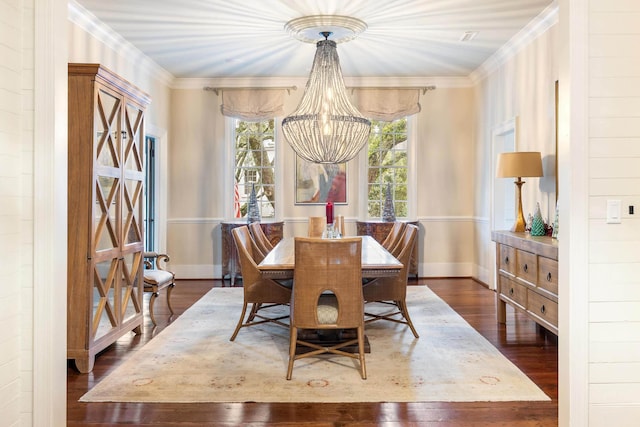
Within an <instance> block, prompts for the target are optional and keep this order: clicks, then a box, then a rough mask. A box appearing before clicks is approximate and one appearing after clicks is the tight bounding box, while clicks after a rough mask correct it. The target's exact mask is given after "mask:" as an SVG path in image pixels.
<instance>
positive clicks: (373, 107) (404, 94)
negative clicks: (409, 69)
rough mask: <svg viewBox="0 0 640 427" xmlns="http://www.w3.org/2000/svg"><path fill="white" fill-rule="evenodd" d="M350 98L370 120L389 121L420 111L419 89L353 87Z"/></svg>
mask: <svg viewBox="0 0 640 427" xmlns="http://www.w3.org/2000/svg"><path fill="white" fill-rule="evenodd" d="M352 100H353V102H354V104H355V105H356V107H357V108H358V110H359V111H360V113H362V115H363V116H365V117H367V118H369V119H372V120H382V121H385V122H391V121H394V120H397V119H400V118H402V117H406V116H410V115H412V114H416V113H419V112H420V103H419V102H418V101H419V100H420V89H399V88H353V89H352Z"/></svg>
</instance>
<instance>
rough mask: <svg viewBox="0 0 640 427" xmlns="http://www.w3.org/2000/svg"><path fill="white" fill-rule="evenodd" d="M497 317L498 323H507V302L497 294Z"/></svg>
mask: <svg viewBox="0 0 640 427" xmlns="http://www.w3.org/2000/svg"><path fill="white" fill-rule="evenodd" d="M496 305H497V310H496V317H497V320H498V323H507V303H506V302H504V301H502V300H501V299H500V296H499V295H497V294H496Z"/></svg>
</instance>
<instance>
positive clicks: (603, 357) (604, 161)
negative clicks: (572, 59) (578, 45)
mask: <svg viewBox="0 0 640 427" xmlns="http://www.w3.org/2000/svg"><path fill="white" fill-rule="evenodd" d="M588 20H589V26H588V28H589V31H588V45H587V46H588V48H587V51H586V53H587V57H588V71H589V72H588V76H589V80H588V82H587V85H588V86H587V87H588V89H587V90H588V98H587V100H588V104H587V106H586V109H587V115H588V127H587V135H588V139H587V141H586V143H587V144H588V146H587V147H588V148H587V156H588V174H589V185H588V187H587V188H588V197H589V198H588V203H589V204H588V247H589V249H588V257H589V258H588V259H589V269H588V275H589V279H588V283H585V285H586V286H588V295H589V306H588V321H589V329H588V340H589V341H588V348H589V353H588V354H589V390H588V392H589V424H590V425H593V426H601V425H612V424H611V420H612V419H616V423H615V424H616V425H617V426H631V425H637V422H638V420H639V419H640V275H638V271H639V269H640V212H638V210H637V209H638V206H639V205H640V50H639V49H638V46H640V3H639V2H637V1H632V0H591V2H590V7H589V9H588ZM610 199H611V200H621V201H622V203H623V219H622V223H621V224H606V220H605V218H606V202H607V200H610ZM630 204H633V205H635V209H636V213H635V214H634V215H628V213H627V212H628V211H627V206H628V205H630Z"/></svg>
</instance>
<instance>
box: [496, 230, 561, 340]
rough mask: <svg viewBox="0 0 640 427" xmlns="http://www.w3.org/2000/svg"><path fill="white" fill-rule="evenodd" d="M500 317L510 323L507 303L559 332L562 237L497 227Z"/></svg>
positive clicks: (502, 320) (498, 313)
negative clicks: (559, 249)
mask: <svg viewBox="0 0 640 427" xmlns="http://www.w3.org/2000/svg"><path fill="white" fill-rule="evenodd" d="M491 239H492V240H493V241H494V242H496V269H497V272H498V275H497V276H498V283H497V293H496V299H497V305H498V307H497V308H498V309H497V317H498V319H497V320H498V322H499V323H506V319H507V318H506V304H509V305H511V306H513V307H514V308H515V309H516V310H519V311H520V312H522V313H525V314H526V315H527V316H528V317H529V318H531V319H532V320H533V321H535V322H536V323H537V324H538V325H540V326H542V327H544V328H546V329H548V330H549V331H551V332H553V333H554V334H556V335H558V241H557V240H556V239H552V238H551V237H548V236H531V235H530V234H529V233H514V232H511V231H494V232H492V233H491Z"/></svg>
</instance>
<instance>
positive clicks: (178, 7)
mask: <svg viewBox="0 0 640 427" xmlns="http://www.w3.org/2000/svg"><path fill="white" fill-rule="evenodd" d="M76 1H77V3H79V4H80V5H81V6H83V7H84V8H85V9H87V10H88V11H89V12H91V13H92V14H94V15H95V16H96V17H97V18H98V19H99V20H100V21H102V22H103V23H104V24H106V25H108V26H109V27H111V28H112V29H113V30H115V31H116V32H117V33H119V34H120V35H121V36H123V37H124V38H125V39H126V40H128V41H129V42H130V43H132V44H133V45H134V46H136V47H137V48H138V49H140V50H141V51H142V52H144V53H145V54H146V55H147V56H149V57H150V58H151V59H153V60H154V61H155V62H156V63H157V64H159V65H160V66H161V67H163V68H164V69H165V70H167V71H168V72H170V73H171V74H172V75H173V76H174V77H177V78H234V77H304V76H307V75H308V73H309V70H310V68H311V63H312V61H313V56H314V53H315V45H314V44H311V43H304V42H301V41H299V40H297V39H295V38H293V37H292V36H290V35H289V34H288V33H287V32H286V30H285V29H284V25H285V24H286V23H287V22H288V21H290V20H291V19H294V18H298V17H301V16H307V15H327V14H336V15H346V16H351V17H354V18H358V19H361V20H363V21H364V22H365V23H366V24H367V26H368V28H367V29H366V30H365V31H364V32H363V33H362V34H360V35H359V36H358V37H357V38H356V39H354V40H352V41H349V42H346V43H341V44H339V45H338V55H339V56H340V62H341V65H342V70H343V74H344V75H345V76H357V77H390V76H395V77H422V76H427V77H440V76H442V77H462V76H464V77H466V76H469V74H470V73H472V72H473V71H474V70H476V69H477V68H478V67H479V66H480V65H482V64H483V63H484V62H485V61H486V60H487V59H489V58H490V57H491V55H493V54H494V53H495V52H496V50H498V49H499V48H500V47H501V46H503V45H505V43H507V42H508V41H509V40H510V39H511V38H512V37H513V36H514V35H516V34H517V33H518V32H519V31H520V30H521V29H522V28H523V27H525V25H527V24H528V23H529V22H530V21H532V20H533V19H534V18H535V17H536V16H538V15H539V14H540V13H541V12H542V11H543V10H544V9H545V8H546V7H547V6H549V5H551V4H552V3H553V0H417V1H415V0H414V1H412V0H349V1H346V0H343V1H340V0H324V1H322V0H237V1H233V0H126V1H113V0H112V1H105V0H76ZM465 31H477V32H478V35H477V37H476V38H475V39H473V40H472V41H469V42H461V41H460V37H461V36H462V35H463V33H464V32H465Z"/></svg>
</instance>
